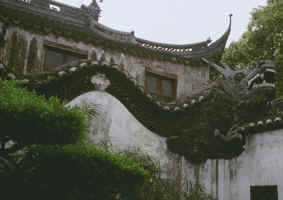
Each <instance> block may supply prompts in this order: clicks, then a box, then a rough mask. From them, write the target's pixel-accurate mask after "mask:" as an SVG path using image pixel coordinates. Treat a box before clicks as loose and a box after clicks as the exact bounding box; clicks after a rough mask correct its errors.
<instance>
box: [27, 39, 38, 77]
mask: <svg viewBox="0 0 283 200" xmlns="http://www.w3.org/2000/svg"><path fill="white" fill-rule="evenodd" d="M37 51H38V48H37V40H36V38H33V39H32V41H31V43H30V46H29V54H28V64H27V73H31V72H38V71H39V60H38V56H37Z"/></svg>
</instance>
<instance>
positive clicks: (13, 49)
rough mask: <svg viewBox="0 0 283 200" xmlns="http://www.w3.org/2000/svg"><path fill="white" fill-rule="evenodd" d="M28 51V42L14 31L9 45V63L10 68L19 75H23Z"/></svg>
mask: <svg viewBox="0 0 283 200" xmlns="http://www.w3.org/2000/svg"><path fill="white" fill-rule="evenodd" d="M26 51H27V41H26V40H25V38H24V36H23V35H21V34H18V33H17V32H16V31H14V32H13V33H12V36H11V38H10V40H9V44H8V63H9V66H10V68H11V69H12V70H13V71H14V72H15V73H16V74H18V75H20V74H22V73H23V70H24V66H25V59H26Z"/></svg>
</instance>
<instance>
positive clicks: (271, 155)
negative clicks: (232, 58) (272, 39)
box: [0, 0, 283, 200]
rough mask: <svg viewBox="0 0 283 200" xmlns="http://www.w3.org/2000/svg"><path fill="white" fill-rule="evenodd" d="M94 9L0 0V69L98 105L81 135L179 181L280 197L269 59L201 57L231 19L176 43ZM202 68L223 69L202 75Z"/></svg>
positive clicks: (278, 129)
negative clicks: (240, 62) (211, 33)
mask: <svg viewBox="0 0 283 200" xmlns="http://www.w3.org/2000/svg"><path fill="white" fill-rule="evenodd" d="M100 12H101V9H100V8H99V6H98V4H97V3H96V1H93V2H92V3H91V4H90V5H89V6H82V7H81V8H76V7H72V6H69V5H66V4H62V3H58V2H56V1H53V0H0V58H1V60H0V61H1V62H0V64H1V63H2V64H3V65H2V64H1V65H0V76H1V72H2V71H4V72H5V73H6V75H7V77H8V78H10V79H19V80H21V81H22V83H23V85H24V86H26V87H27V88H31V89H34V90H36V91H37V92H39V93H43V94H45V95H46V96H57V97H59V98H62V99H67V100H70V103H69V104H68V105H69V106H73V105H79V106H82V105H85V104H87V106H91V105H93V104H97V105H99V106H100V109H101V110H102V111H103V112H101V115H100V116H99V117H98V118H95V119H91V120H90V122H89V123H90V125H91V126H90V129H89V130H88V138H89V140H90V142H91V143H93V144H95V145H97V144H99V143H101V142H102V143H104V144H106V145H108V147H109V148H112V150H113V151H123V150H129V149H134V150H135V149H139V150H140V151H142V152H143V153H145V154H148V155H150V156H151V157H153V158H154V159H156V160H158V162H159V163H160V166H161V169H162V173H163V175H164V177H166V178H177V179H178V180H179V183H180V187H184V185H185V183H186V182H189V181H192V182H194V183H199V184H201V185H202V186H203V187H204V189H205V191H206V192H207V193H210V194H211V195H212V196H213V197H215V198H218V199H219V200H227V199H230V200H243V199H250V200H258V199H260V198H264V197H265V196H264V195H268V198H270V200H278V199H282V198H283V181H282V180H283V179H282V177H281V173H282V169H283V160H282V158H281V153H282V150H283V149H282V143H283V137H282V128H283V121H282V117H283V116H282V111H281V110H282V109H280V105H282V101H274V94H273V93H274V81H275V79H274V75H275V74H276V68H275V66H274V65H273V63H272V62H264V63H260V64H259V65H257V66H254V70H252V71H249V70H247V69H243V70H240V69H233V70H232V69H231V68H230V67H229V66H226V65H223V66H218V65H216V64H215V63H213V62H211V61H210V60H212V59H215V58H219V56H221V54H222V52H223V50H224V48H225V44H226V42H227V39H228V36H229V34H230V31H231V18H230V24H229V27H228V29H227V30H226V32H225V33H224V34H223V35H222V36H221V37H220V38H219V39H218V40H215V41H213V42H212V41H211V40H206V41H201V42H198V43H193V44H183V45H175V44H164V43H158V42H153V41H148V40H146V39H141V38H138V37H136V36H135V32H134V31H132V32H123V31H119V30H114V29H112V28H109V27H107V26H105V25H103V24H101V23H99V16H100ZM210 67H211V68H214V70H216V71H218V72H219V73H220V74H222V76H223V78H219V79H217V80H216V81H214V82H212V83H208V81H209V75H210ZM3 68H4V69H3ZM105 91H106V92H105ZM71 100H72V101H71ZM258 133H261V134H258Z"/></svg>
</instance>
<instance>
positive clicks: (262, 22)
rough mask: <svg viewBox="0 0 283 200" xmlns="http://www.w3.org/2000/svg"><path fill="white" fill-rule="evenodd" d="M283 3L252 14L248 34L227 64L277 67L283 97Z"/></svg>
mask: <svg viewBox="0 0 283 200" xmlns="http://www.w3.org/2000/svg"><path fill="white" fill-rule="evenodd" d="M282 34H283V0H277V1H276V2H273V3H271V2H269V3H268V5H267V6H264V7H259V8H257V9H255V10H254V11H253V12H252V18H251V21H250V23H249V26H248V30H247V31H246V32H245V33H244V34H243V36H242V38H241V39H240V40H239V41H237V42H233V43H231V45H230V47H229V48H227V49H226V50H225V53H224V55H223V59H222V60H223V61H224V62H226V63H227V64H229V65H231V66H236V65H239V66H241V67H251V68H252V67H254V66H255V63H258V62H260V61H262V60H266V59H269V60H274V61H275V63H276V65H277V71H278V72H279V73H278V76H277V84H276V87H277V95H278V96H280V95H281V94H282V93H283V80H282V76H283V70H282V68H283V56H282V55H283V35H282Z"/></svg>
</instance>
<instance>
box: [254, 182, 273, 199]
mask: <svg viewBox="0 0 283 200" xmlns="http://www.w3.org/2000/svg"><path fill="white" fill-rule="evenodd" d="M251 200H278V191H277V185H264V186H251Z"/></svg>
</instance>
